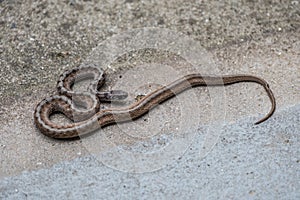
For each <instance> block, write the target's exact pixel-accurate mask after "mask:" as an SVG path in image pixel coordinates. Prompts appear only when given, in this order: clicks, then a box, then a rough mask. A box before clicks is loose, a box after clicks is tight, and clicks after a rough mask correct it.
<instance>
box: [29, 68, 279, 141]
mask: <svg viewBox="0 0 300 200" xmlns="http://www.w3.org/2000/svg"><path fill="white" fill-rule="evenodd" d="M91 76H93V77H94V81H93V82H92V83H91V85H90V86H89V92H88V93H76V92H74V91H73V90H72V88H71V87H72V85H73V84H74V82H75V79H76V77H77V78H78V79H82V78H86V77H91ZM104 79H105V75H104V72H103V71H101V70H100V69H98V68H93V67H85V68H75V69H73V70H69V71H66V72H65V73H63V74H62V75H61V76H60V79H59V81H58V84H57V88H58V93H59V95H55V96H52V97H49V98H46V99H44V100H42V101H41V102H40V103H39V104H38V105H37V107H36V109H35V113H34V121H35V124H36V126H37V128H38V129H39V130H40V131H41V132H42V133H43V134H45V135H47V136H49V137H52V138H73V137H78V136H81V135H84V134H87V133H90V132H92V131H95V130H97V129H99V128H100V127H104V126H107V125H110V124H114V123H117V122H125V121H130V120H133V119H137V118H139V117H141V116H142V115H144V114H145V113H147V112H149V111H150V110H151V109H153V108H154V107H155V106H156V105H158V104H160V103H162V102H164V101H166V100H168V99H170V98H172V97H174V96H175V95H177V94H179V93H181V92H183V91H185V90H187V89H189V88H192V87H196V86H223V85H230V84H234V83H239V82H255V83H258V84H260V85H262V86H263V87H264V89H265V90H266V92H267V94H268V96H269V98H270V100H271V103H272V106H271V109H270V111H269V113H268V114H267V115H266V116H265V117H264V118H262V119H260V120H259V121H257V122H256V123H255V124H259V123H261V122H263V121H265V120H267V119H268V118H270V117H271V116H272V114H273V113H274V111H275V108H276V103H275V97H274V95H273V92H272V91H271V89H270V87H269V85H268V83H267V82H266V81H265V80H263V79H261V78H259V77H256V76H251V75H229V76H202V75H200V74H189V75H186V76H183V77H182V78H180V79H178V80H176V81H174V82H172V83H170V84H168V85H166V86H162V87H160V88H158V89H156V90H155V91H153V92H151V93H149V94H148V95H146V96H145V97H143V98H142V99H141V100H139V101H138V102H135V103H133V104H132V105H130V106H127V107H124V108H118V109H117V108H112V109H103V110H101V109H99V107H100V102H101V101H114V100H120V99H124V98H126V97H127V93H126V92H124V91H121V90H115V91H109V92H99V91H98V90H99V89H100V87H101V86H102V85H103V83H104ZM74 99H75V100H76V101H77V104H79V105H81V106H83V107H85V109H84V111H82V110H79V109H77V108H75V106H74ZM77 99H78V100H77ZM56 112H60V113H63V114H64V115H65V116H66V117H67V118H69V119H71V120H72V123H69V124H66V125H60V124H56V123H54V122H52V121H51V119H50V116H51V115H52V114H53V113H56ZM74 116H79V120H76V119H74Z"/></svg>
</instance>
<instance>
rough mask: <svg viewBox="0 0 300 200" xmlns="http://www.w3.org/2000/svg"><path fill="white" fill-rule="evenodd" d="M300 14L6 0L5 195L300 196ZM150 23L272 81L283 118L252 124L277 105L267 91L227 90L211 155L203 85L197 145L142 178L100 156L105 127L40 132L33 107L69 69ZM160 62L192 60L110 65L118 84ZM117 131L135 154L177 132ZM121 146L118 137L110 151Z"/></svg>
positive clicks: (230, 67) (289, 4)
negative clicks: (150, 135) (66, 137)
mask: <svg viewBox="0 0 300 200" xmlns="http://www.w3.org/2000/svg"><path fill="white" fill-rule="evenodd" d="M299 10H300V2H299V1H294V0H293V1H285V2H280V1H268V2H260V3H255V2H252V1H246V2H240V1H238V2H237V1H226V2H218V1H208V2H193V3H191V2H186V1H180V0H176V1H175V0H174V1H151V2H150V1H142V2H140V1H130V0H125V1H122V2H120V1H109V2H105V3H104V2H98V3H95V2H92V1H55V0H51V1H30V2H28V3H26V4H25V3H22V1H0V13H1V16H0V27H1V28H0V66H1V68H0V74H1V76H0V83H1V84H0V85H1V87H0V102H1V105H0V114H1V119H0V124H1V130H0V149H1V151H0V160H1V166H0V176H1V177H2V179H1V181H0V182H1V183H0V196H1V197H3V198H10V199H14V198H16V197H19V198H22V197H23V198H25V197H26V196H27V197H29V198H33V199H39V198H40V197H49V198H51V197H62V198H64V199H68V198H71V199H75V198H76V196H77V195H79V196H80V195H82V196H80V197H81V198H82V199H84V198H94V199H98V198H100V197H102V198H103V199H107V198H106V197H110V198H111V199H112V198H118V197H121V195H122V196H123V197H125V198H127V199H130V198H132V197H135V198H137V197H142V198H145V199H146V198H149V197H153V198H160V197H165V198H171V197H175V196H178V197H182V198H184V199H187V198H193V199H194V198H196V197H199V196H201V197H203V198H204V199H219V198H221V199H228V198H232V199H240V198H243V197H244V198H249V199H250V198H254V199H274V198H275V199H298V198H299V191H300V186H299V179H300V177H299V176H300V175H299V156H298V155H299V147H300V144H299V141H300V140H299V130H300V129H299V126H298V124H299V113H300V111H299V110H300V109H299V101H300V93H299V88H300V59H299V58H300V42H299V41H300V32H299V30H300V29H299V27H300V11H299ZM141 27H158V28H168V29H171V30H173V31H175V32H181V33H184V34H185V35H187V36H188V37H190V38H191V39H193V40H195V41H197V42H199V43H200V44H201V45H202V46H203V47H204V48H206V49H207V51H208V53H209V54H210V55H211V56H212V58H213V60H214V61H215V64H216V66H217V68H218V69H219V72H220V73H221V74H252V75H257V76H260V77H263V78H264V79H265V80H267V81H268V82H269V84H270V86H271V88H272V90H273V91H274V94H275V97H276V99H277V105H278V106H277V111H276V113H275V115H274V116H273V117H272V118H271V119H270V120H269V121H267V122H266V123H264V124H262V125H260V126H256V127H254V126H252V123H253V122H254V121H255V120H256V119H257V118H259V117H260V116H262V115H263V114H265V113H266V112H267V111H268V109H269V106H270V104H269V101H268V98H267V96H266V95H265V93H264V91H263V89H262V88H261V87H259V86H258V85H255V84H250V83H249V84H248V83H247V84H246V83H245V84H244V83H243V84H238V85H233V86H229V87H226V88H225V94H224V95H225V97H226V101H225V102H224V105H223V107H224V109H225V113H224V114H225V118H224V123H225V128H224V129H223V128H222V131H221V132H220V133H219V134H218V137H217V139H216V138H215V139H216V140H215V141H214V142H215V143H216V145H215V146H213V145H212V146H211V148H210V149H209V151H208V152H209V153H208V154H207V155H206V156H205V157H204V158H203V157H201V156H200V157H199V156H198V157H197V156H196V154H197V152H198V149H197V148H199V145H200V144H201V141H202V140H201V139H203V138H202V137H203V135H202V134H203V133H205V132H207V131H205V128H204V129H203V127H205V126H207V125H208V126H209V125H210V124H212V123H213V122H214V121H213V119H212V118H208V117H207V116H208V115H209V113H210V105H209V104H208V103H206V102H207V101H209V100H210V98H211V96H210V95H209V93H208V91H207V89H204V88H199V89H195V91H196V93H197V94H199V95H200V94H201V95H200V99H199V102H200V104H199V105H200V106H201V108H203V110H202V111H201V113H200V114H199V115H200V116H199V121H201V124H200V123H199V124H198V126H197V127H196V129H190V130H189V129H186V131H187V133H186V134H188V133H196V135H197V137H196V140H195V141H193V144H192V147H191V148H190V150H188V151H187V152H186V153H185V154H183V155H181V157H180V158H177V159H175V161H173V162H170V163H169V164H167V166H166V167H165V168H161V169H160V170H159V171H155V172H151V173H143V174H133V173H123V172H119V171H118V170H113V169H110V168H108V167H107V166H109V165H107V164H106V165H102V164H99V162H98V161H99V160H95V159H94V158H93V157H91V153H92V151H91V149H89V148H87V147H88V146H89V144H92V142H93V139H95V138H97V134H95V135H92V136H91V137H87V138H86V139H84V140H71V141H57V140H52V139H50V138H47V137H45V136H43V135H41V134H40V133H39V132H38V131H37V129H36V128H35V127H34V123H33V117H32V115H33V110H34V107H35V105H36V104H37V103H38V102H39V101H40V100H41V99H42V98H44V97H47V96H49V95H50V94H54V93H55V92H56V90H55V83H56V80H57V78H58V76H59V74H61V73H62V72H63V71H64V70H65V69H70V68H72V67H75V66H77V65H79V64H81V63H82V62H83V61H85V60H86V58H87V57H88V56H89V54H90V52H91V51H92V49H94V48H95V47H97V45H98V44H99V43H101V42H103V41H105V40H107V39H108V38H110V37H111V36H114V35H116V34H119V33H121V32H124V31H127V30H131V29H133V28H141ZM153 61H155V62H157V63H160V64H161V63H164V64H168V65H171V66H177V67H178V68H182V69H183V68H184V66H185V63H184V62H182V60H180V59H178V58H177V57H176V56H174V55H173V56H170V55H164V53H162V52H158V53H157V52H151V51H150V52H147V51H146V52H134V53H132V54H129V55H125V56H123V58H121V59H118V60H116V61H115V62H114V63H112V64H111V66H110V68H109V69H108V71H107V72H108V74H109V80H108V81H109V83H108V86H107V87H108V88H109V87H111V86H112V85H113V83H114V82H116V81H118V80H119V77H120V76H122V75H123V74H124V73H125V72H126V70H128V69H130V70H132V69H136V68H137V67H139V66H140V65H142V64H149V63H150V64H151V63H153ZM204 73H205V72H204ZM170 80H171V79H170ZM168 81H169V80H168ZM129 85H130V84H128V85H127V86H128V87H129ZM125 86H126V85H125ZM187 94H189V93H186V94H183V95H182V96H185V95H187ZM177 107H178V105H177V104H176V100H171V101H170V102H166V104H164V106H161V107H160V108H159V109H158V110H154V111H153V112H151V113H150V114H149V115H147V116H145V117H144V118H142V119H140V120H138V121H136V122H134V123H131V124H130V123H129V124H128V125H124V126H123V130H127V129H132V127H133V128H135V126H144V124H145V123H146V124H147V125H148V126H150V125H151V123H156V121H155V120H153V119H156V120H158V121H164V120H163V119H162V118H164V117H162V116H170V115H169V114H170V113H172V114H173V115H174V114H176V113H177V111H176V110H177ZM222 114H223V113H222ZM241 119H242V120H241ZM147 120H148V121H147ZM172 120H173V121H172ZM176 120H177V118H175V117H174V118H170V120H169V121H168V126H170V128H171V129H167V130H172V127H173V128H174V125H176V124H178V121H176ZM179 120H180V119H179ZM237 121H238V122H237ZM202 122H203V123H202ZM145 127H147V126H145ZM152 128H153V129H154V128H155V127H154V126H150V129H149V132H151V131H150V130H152ZM107 130H108V137H109V138H110V139H111V140H112V141H113V142H114V143H115V144H120V146H122V145H124V144H125V146H126V148H130V149H131V150H132V151H143V150H145V149H147V148H149V146H150V147H152V145H153V146H154V147H155V148H156V146H155V145H158V147H159V145H161V144H163V145H164V144H165V143H167V142H168V139H169V138H168V137H169V136H170V135H168V134H166V136H165V139H164V140H159V141H158V142H156V143H151V142H149V143H142V145H141V146H142V147H141V146H139V143H136V142H133V141H131V140H130V139H128V138H126V137H123V136H124V135H122V134H120V133H121V132H119V130H118V127H109V128H108V129H107ZM167 132H168V131H167ZM200 133H201V134H200ZM184 134H185V133H184ZM184 134H183V132H182V134H181V135H180V136H182V137H183V135H184ZM200 135H202V137H200ZM204 135H205V134H204ZM94 141H95V140H94ZM145 145H148V146H145ZM101 148H102V147H101ZM110 148H111V146H110V145H108V146H105V148H103V149H101V151H104V150H107V149H110ZM98 150H99V149H98ZM152 150H153V149H152ZM121 164H122V163H121ZM123 164H124V163H123ZM70 182H72V183H70ZM24 183H26V184H24ZM62 188H63V189H62ZM74 191H76V192H74ZM114 191H116V192H114ZM112 192H114V194H115V196H112V195H111V193H112ZM153 195H156V196H153Z"/></svg>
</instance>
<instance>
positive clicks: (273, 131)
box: [0, 105, 300, 199]
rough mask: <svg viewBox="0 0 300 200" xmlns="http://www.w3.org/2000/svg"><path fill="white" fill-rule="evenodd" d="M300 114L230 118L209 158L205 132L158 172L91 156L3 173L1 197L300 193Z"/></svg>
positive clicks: (271, 195)
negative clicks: (114, 165)
mask: <svg viewBox="0 0 300 200" xmlns="http://www.w3.org/2000/svg"><path fill="white" fill-rule="evenodd" d="M299 113H300V106H299V105H298V106H294V107H291V108H289V109H285V110H282V111H280V112H278V113H277V115H276V117H274V118H273V119H271V120H269V121H268V122H266V123H265V124H264V125H263V126H261V127H259V128H258V127H255V126H253V125H252V123H249V119H243V120H240V121H238V122H237V123H235V124H232V125H227V126H225V127H224V129H223V131H222V133H221V137H220V140H219V142H218V143H217V145H216V146H215V147H214V148H213V149H212V151H211V152H210V153H209V154H208V155H207V156H206V157H205V158H204V159H202V160H200V159H198V157H199V151H200V149H199V141H201V140H203V137H202V136H201V135H202V134H198V135H197V136H196V137H195V140H194V141H193V143H192V144H191V146H190V148H189V149H188V150H187V151H186V153H185V154H184V156H182V157H181V158H180V159H177V160H176V161H174V162H172V163H170V164H169V165H168V166H166V167H165V168H163V169H161V170H159V171H155V172H151V173H142V174H133V173H124V172H120V171H116V170H113V169H111V168H109V167H107V166H105V165H103V164H101V163H99V162H98V160H97V159H95V158H94V157H93V156H86V157H81V158H77V159H74V160H73V161H70V162H67V161H66V162H62V163H59V164H56V165H54V166H53V167H51V168H49V169H41V170H37V171H32V172H28V171H26V172H23V173H22V174H21V175H18V176H13V177H8V178H4V179H2V180H1V182H0V188H1V195H0V197H1V198H3V199H6V198H7V199H25V198H29V199H172V198H174V197H177V198H179V199H199V198H200V199H299V197H300V194H299V187H300V182H299V178H300V173H299V172H300V171H299V170H300V167H299V162H300V160H299V153H300V152H299V137H300V136H299V134H297V133H299V129H300V124H299V120H300V115H299ZM202 131H204V132H205V131H206V130H205V129H203V130H202ZM245 147H246V148H245Z"/></svg>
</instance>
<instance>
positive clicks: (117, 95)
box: [96, 90, 128, 102]
mask: <svg viewBox="0 0 300 200" xmlns="http://www.w3.org/2000/svg"><path fill="white" fill-rule="evenodd" d="M96 95H97V97H98V98H99V100H100V101H102V102H103V101H104V102H112V101H121V100H123V99H126V98H127V97H128V93H127V92H125V91H123V90H111V91H108V92H97V93H96Z"/></svg>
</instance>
